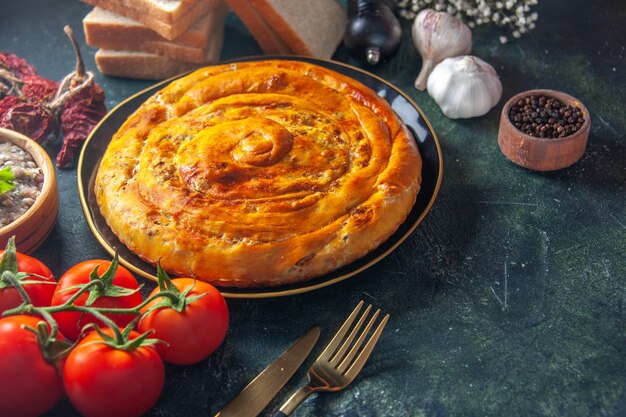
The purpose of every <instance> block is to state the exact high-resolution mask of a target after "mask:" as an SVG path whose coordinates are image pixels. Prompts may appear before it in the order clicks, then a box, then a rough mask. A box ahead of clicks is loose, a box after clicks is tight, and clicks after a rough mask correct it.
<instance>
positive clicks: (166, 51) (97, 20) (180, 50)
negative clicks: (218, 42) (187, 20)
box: [83, 3, 228, 63]
mask: <svg viewBox="0 0 626 417" xmlns="http://www.w3.org/2000/svg"><path fill="white" fill-rule="evenodd" d="M227 13H228V7H227V6H226V4H225V3H221V4H220V5H219V6H218V8H217V9H216V10H214V11H213V12H212V13H207V14H206V15H205V16H204V17H202V18H200V19H199V20H198V21H197V22H196V23H194V25H193V26H192V27H191V28H190V29H189V30H188V31H187V32H185V33H183V34H182V35H180V36H179V37H178V38H176V39H175V40H173V41H168V40H167V39H165V38H163V37H162V36H160V35H159V34H158V33H156V32H154V31H153V30H151V29H149V28H147V27H146V26H145V25H143V24H142V23H141V22H138V21H136V20H132V19H129V18H126V17H123V16H120V15H117V14H115V13H113V12H111V11H108V10H104V9H101V8H99V7H96V8H94V9H93V10H92V11H91V12H90V13H89V14H88V15H87V16H85V18H84V19H83V29H84V31H85V40H86V41H87V44H88V45H91V46H93V47H96V48H100V49H114V50H132V51H143V52H151V53H155V54H159V55H165V56H167V57H169V58H172V59H174V60H179V61H186V62H194V63H203V62H205V56H206V46H207V45H208V43H209V38H210V36H211V33H213V32H215V28H216V27H220V26H223V24H224V19H225V18H226V14H227Z"/></svg>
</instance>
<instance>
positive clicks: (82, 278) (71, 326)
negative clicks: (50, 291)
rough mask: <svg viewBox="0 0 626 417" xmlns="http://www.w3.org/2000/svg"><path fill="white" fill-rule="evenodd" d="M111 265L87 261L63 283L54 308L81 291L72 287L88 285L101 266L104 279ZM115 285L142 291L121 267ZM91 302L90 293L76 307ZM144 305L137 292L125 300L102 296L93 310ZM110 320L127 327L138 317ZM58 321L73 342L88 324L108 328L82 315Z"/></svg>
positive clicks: (72, 313)
mask: <svg viewBox="0 0 626 417" xmlns="http://www.w3.org/2000/svg"><path fill="white" fill-rule="evenodd" d="M109 265H111V262H110V261H103V260H91V261H85V262H81V263H79V264H77V265H74V266H73V267H72V268H70V269H69V270H68V271H67V272H66V273H65V274H63V276H61V278H60V279H59V283H58V284H57V287H56V290H55V291H54V296H53V297H52V305H53V306H57V305H61V304H63V303H64V302H65V301H67V300H68V299H69V298H70V297H72V295H74V294H75V293H76V292H77V290H76V289H75V288H71V287H73V286H76V285H79V284H86V283H88V282H89V274H90V273H91V271H92V270H93V269H94V268H95V267H96V266H98V275H102V274H103V273H104V272H105V271H106V270H107V268H108V267H109ZM112 283H113V285H116V286H119V287H123V288H128V289H131V290H135V289H137V288H139V284H138V283H137V280H136V279H135V277H133V275H132V274H131V273H130V272H128V270H127V269H126V268H124V267H123V266H121V265H118V267H117V271H116V273H115V276H114V278H113V281H112ZM88 298H89V291H87V292H85V293H84V294H82V295H80V296H79V297H78V298H77V299H76V301H74V303H73V304H74V305H76V306H84V305H85V303H86V302H87V299H88ZM141 301H142V298H141V293H140V292H139V291H137V292H135V293H133V294H130V295H124V296H121V297H110V296H101V297H99V298H98V299H97V300H96V301H94V302H93V303H92V304H91V307H103V308H133V307H136V306H137V305H139V304H141ZM106 316H107V317H109V318H111V319H112V320H113V321H114V322H115V323H116V324H117V325H118V326H119V327H125V326H126V325H127V324H128V323H130V322H131V321H133V319H134V318H135V317H136V316H135V315H132V314H106ZM54 318H55V320H56V321H57V323H58V324H59V329H60V330H61V333H63V334H64V335H65V337H67V338H68V339H71V340H76V339H78V337H79V335H80V331H81V329H82V328H83V327H84V326H85V325H86V324H88V323H97V324H98V325H99V326H100V327H107V326H106V325H103V324H102V323H101V322H100V320H98V319H96V318H95V317H93V316H92V315H90V314H84V313H81V312H75V311H67V312H61V313H55V314H54Z"/></svg>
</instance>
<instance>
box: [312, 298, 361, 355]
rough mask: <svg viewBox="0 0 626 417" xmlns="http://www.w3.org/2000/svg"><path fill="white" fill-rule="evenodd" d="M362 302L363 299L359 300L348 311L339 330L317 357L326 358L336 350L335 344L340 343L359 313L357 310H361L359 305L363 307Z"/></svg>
mask: <svg viewBox="0 0 626 417" xmlns="http://www.w3.org/2000/svg"><path fill="white" fill-rule="evenodd" d="M363 304H364V302H363V300H361V301H359V304H357V306H356V307H355V308H354V310H352V313H350V315H349V316H348V318H347V319H346V321H345V322H344V323H343V324H342V325H341V328H339V330H338V331H337V333H336V334H335V337H333V339H332V340H331V341H330V343H328V346H326V349H324V351H323V352H322V354H321V355H320V357H319V358H318V359H324V360H328V359H329V358H330V357H331V356H332V355H333V353H335V351H336V350H337V346H339V343H341V341H342V340H343V337H344V336H345V335H346V333H348V329H349V328H350V326H351V325H352V323H353V322H354V319H355V318H356V316H357V314H359V311H360V310H361V307H363Z"/></svg>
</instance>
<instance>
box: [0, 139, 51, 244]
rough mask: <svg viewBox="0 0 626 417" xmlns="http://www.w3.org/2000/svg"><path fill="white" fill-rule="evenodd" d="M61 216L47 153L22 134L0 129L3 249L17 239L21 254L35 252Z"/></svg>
mask: <svg viewBox="0 0 626 417" xmlns="http://www.w3.org/2000/svg"><path fill="white" fill-rule="evenodd" d="M58 212H59V190H58V187H57V181H56V176H55V173H54V166H53V165H52V161H51V160H50V158H49V157H48V154H47V153H46V151H45V150H44V149H43V148H42V147H41V146H40V145H39V144H38V143H37V142H35V141H34V140H32V139H30V138H28V137H26V136H24V135H22V134H21V133H18V132H15V131H12V130H8V129H2V128H0V248H4V247H5V246H6V243H7V241H8V239H9V238H10V237H11V236H15V244H16V246H17V250H18V251H20V252H24V253H28V252H32V251H34V250H35V249H36V248H37V247H39V245H40V244H41V243H42V242H43V241H44V240H45V239H46V237H48V235H49V234H50V231H51V230H52V227H53V226H54V223H55V222H56V218H57V214H58Z"/></svg>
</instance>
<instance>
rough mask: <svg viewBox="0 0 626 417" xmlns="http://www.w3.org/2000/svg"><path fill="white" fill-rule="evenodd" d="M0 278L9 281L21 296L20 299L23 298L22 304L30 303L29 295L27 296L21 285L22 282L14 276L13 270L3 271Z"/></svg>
mask: <svg viewBox="0 0 626 417" xmlns="http://www.w3.org/2000/svg"><path fill="white" fill-rule="evenodd" d="M0 279H2V280H3V281H5V282H8V283H10V284H11V285H12V286H13V287H15V290H16V291H17V292H18V293H19V294H20V296H21V297H22V300H23V303H22V305H27V304H32V302H31V300H30V297H29V296H28V294H27V293H26V290H25V289H24V287H23V286H22V283H21V282H20V281H19V280H18V279H17V278H16V277H15V275H14V274H13V272H11V271H4V272H3V273H2V277H1V278H0Z"/></svg>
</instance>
